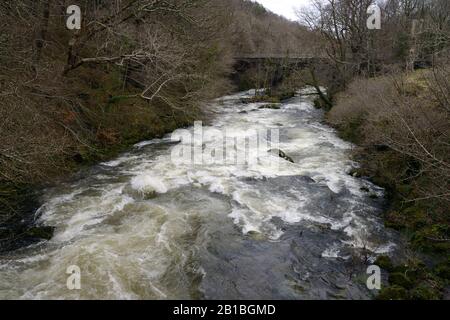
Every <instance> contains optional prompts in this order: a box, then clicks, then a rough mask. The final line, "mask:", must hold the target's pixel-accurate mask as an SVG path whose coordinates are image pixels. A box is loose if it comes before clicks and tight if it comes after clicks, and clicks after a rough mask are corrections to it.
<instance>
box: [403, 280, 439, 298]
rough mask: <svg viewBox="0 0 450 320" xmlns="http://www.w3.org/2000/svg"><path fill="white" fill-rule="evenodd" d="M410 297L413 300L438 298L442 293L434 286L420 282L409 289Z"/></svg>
mask: <svg viewBox="0 0 450 320" xmlns="http://www.w3.org/2000/svg"><path fill="white" fill-rule="evenodd" d="M410 297H411V299H414V300H439V299H441V298H442V294H441V293H440V291H439V290H437V289H436V288H433V287H432V286H430V285H428V284H426V283H422V284H420V285H419V286H417V287H416V288H414V289H413V290H411V292H410Z"/></svg>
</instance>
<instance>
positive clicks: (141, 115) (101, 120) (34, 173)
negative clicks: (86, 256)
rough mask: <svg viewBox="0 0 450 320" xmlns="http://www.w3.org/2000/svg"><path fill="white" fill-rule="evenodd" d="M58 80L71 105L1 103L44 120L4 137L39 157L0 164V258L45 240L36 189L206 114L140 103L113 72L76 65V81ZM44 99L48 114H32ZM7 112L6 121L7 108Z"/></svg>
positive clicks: (198, 106) (197, 108)
mask: <svg viewBox="0 0 450 320" xmlns="http://www.w3.org/2000/svg"><path fill="white" fill-rule="evenodd" d="M60 81H62V82H61V83H60V84H59V86H60V87H61V88H71V89H70V90H67V89H63V90H65V93H64V94H65V95H66V97H65V98H64V99H67V100H68V101H69V102H70V103H71V104H73V105H74V106H72V105H68V106H65V105H60V103H61V101H60V98H58V97H55V98H42V97H37V98H36V97H33V98H30V100H29V101H27V102H25V101H17V100H18V98H17V97H6V98H5V100H6V101H5V103H7V104H8V102H11V105H12V104H13V103H14V104H15V105H19V103H27V104H28V106H31V107H30V109H31V110H30V111H31V112H33V113H34V114H30V116H32V117H43V118H46V119H47V120H46V121H45V122H44V121H42V122H37V123H29V124H27V126H28V128H27V131H26V132H25V131H24V132H22V131H19V130H18V131H16V132H14V131H12V132H10V133H11V134H15V135H17V139H26V140H25V141H24V142H23V143H22V144H19V143H17V145H16V147H20V146H22V147H24V148H27V149H28V150H30V148H34V150H32V151H34V152H39V154H36V155H35V154H32V155H31V156H30V157H29V158H27V159H23V160H21V158H19V157H15V158H7V159H6V160H5V162H2V163H3V165H4V166H3V168H2V176H3V179H0V252H5V251H10V250H15V249H17V248H20V247H23V246H26V245H29V244H32V243H34V242H38V241H41V240H42V239H45V240H48V239H50V238H51V237H52V235H53V228H51V227H44V226H40V225H36V223H35V221H36V219H37V218H38V217H37V216H35V212H36V210H37V209H38V208H39V207H40V205H41V203H40V190H42V189H43V188H46V187H49V186H52V185H54V184H55V183H57V182H58V181H64V180H66V179H68V178H70V177H71V176H72V175H73V174H74V173H75V172H77V171H79V170H80V169H82V168H85V167H88V166H92V165H94V164H96V163H99V162H101V161H105V160H108V159H112V158H114V157H115V156H117V155H118V154H120V153H121V152H123V151H124V150H126V149H128V148H129V147H131V146H132V145H133V144H135V143H137V142H139V141H143V140H148V139H153V138H160V137H162V136H163V135H165V134H166V133H169V132H172V131H173V130H175V129H177V128H182V127H186V126H189V125H191V124H192V123H193V121H194V120H199V119H204V117H205V116H206V115H205V110H204V108H203V107H204V102H203V100H202V99H200V98H199V100H198V101H197V102H189V104H190V105H186V107H185V109H182V110H180V109H175V108H171V107H168V106H167V105H166V104H165V103H164V102H162V101H161V100H158V99H155V100H154V101H152V102H150V101H146V100H145V99H142V98H141V97H140V96H139V95H138V93H139V92H140V90H141V89H140V88H139V87H136V86H135V85H133V84H130V83H128V82H127V80H126V79H124V75H123V74H122V73H121V72H120V68H116V67H110V68H107V69H102V68H97V67H94V66H90V67H89V66H88V67H81V68H80V69H79V70H77V74H76V75H73V76H71V77H69V78H62V79H60ZM225 88H227V87H226V86H225ZM25 94H28V93H25ZM180 94H181V93H178V94H173V95H172V98H173V99H179V98H178V97H177V96H179V95H180ZM205 96H207V97H210V95H209V94H205ZM61 99H62V98H61ZM45 100H47V103H49V105H48V106H47V107H48V108H49V110H44V111H42V112H41V114H39V113H38V112H39V111H38V110H37V109H34V107H35V106H36V107H37V106H38V104H39V103H44V102H45ZM58 106H59V110H57V107H58ZM25 110H27V109H25ZM11 112H12V114H13V116H14V109H13V110H12V111H11ZM21 112H22V114H19V113H17V117H18V119H16V120H15V121H16V122H17V124H20V123H23V122H25V121H26V120H25V119H27V117H28V114H27V113H26V111H23V110H21ZM52 112H53V115H50V114H49V113H52ZM20 117H21V118H22V119H19V118H20ZM34 130H37V132H36V133H35V134H34V136H33V137H32V136H30V131H34ZM36 141H37V142H36ZM35 143H39V145H35ZM33 144H34V145H33ZM50 149H52V150H50ZM24 152H25V150H24ZM28 152H30V151H28ZM46 152H48V153H47V154H46ZM2 160H4V159H3V158H2ZM5 177H7V178H8V179H7V178H5Z"/></svg>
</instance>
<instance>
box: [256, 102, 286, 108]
mask: <svg viewBox="0 0 450 320" xmlns="http://www.w3.org/2000/svg"><path fill="white" fill-rule="evenodd" d="M280 108H281V106H280V105H279V104H276V103H269V104H265V105H262V106H260V107H259V108H258V109H280Z"/></svg>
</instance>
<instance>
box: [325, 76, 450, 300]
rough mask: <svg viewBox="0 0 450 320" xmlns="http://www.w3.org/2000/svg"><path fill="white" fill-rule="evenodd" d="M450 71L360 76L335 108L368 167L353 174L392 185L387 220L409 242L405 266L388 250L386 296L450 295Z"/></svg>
mask: <svg viewBox="0 0 450 320" xmlns="http://www.w3.org/2000/svg"><path fill="white" fill-rule="evenodd" d="M447 72H448V70H438V71H433V70H421V71H416V72H414V73H409V74H401V75H397V76H395V77H394V76H390V77H388V76H386V77H378V78H373V79H356V80H354V81H353V83H352V84H351V85H350V86H349V88H348V89H347V90H346V91H344V92H341V93H339V94H338V96H337V97H336V99H335V105H334V106H333V108H332V109H331V110H330V111H329V112H328V113H327V122H328V123H329V124H331V125H332V126H334V127H335V128H337V130H338V132H339V135H340V136H341V137H342V138H343V139H345V140H348V141H351V142H352V143H354V144H355V145H356V146H357V147H356V148H355V149H354V151H353V157H354V159H355V160H356V161H357V162H359V163H360V164H361V167H360V168H359V169H357V170H354V171H353V172H352V174H353V175H354V176H361V177H366V178H367V179H370V180H371V181H373V182H374V183H375V184H377V185H379V186H382V187H383V188H385V189H386V191H387V200H388V203H389V205H388V208H387V209H386V210H385V213H384V224H385V226H386V227H389V228H393V229H396V230H399V231H401V232H402V234H403V235H404V236H405V238H406V239H407V241H408V244H409V249H408V252H407V258H406V260H405V261H404V263H403V264H401V265H393V264H392V263H391V261H390V258H389V257H388V256H384V257H383V256H382V257H379V259H378V260H377V261H376V263H377V264H378V265H379V266H380V267H382V268H383V269H384V270H385V271H386V272H388V273H389V286H388V287H385V288H383V289H382V290H381V292H380V294H379V296H378V298H379V299H441V298H445V297H447V298H448V288H449V284H450V282H449V279H450V255H449V253H450V251H449V250H450V242H449V238H450V220H449V219H450V216H449V212H448V206H449V203H448V199H446V198H443V197H440V196H439V195H440V194H443V193H445V190H448V183H449V180H448V176H447V175H446V170H447V169H446V166H445V165H446V164H447V163H448V160H449V158H448V157H449V153H448V152H449V150H448V133H449V129H450V126H449V122H448V121H449V118H448V112H447V111H446V109H445V107H444V105H443V104H444V103H445V99H444V98H445V97H448V94H449V92H448V86H447V87H445V86H443V85H442V83H445V81H446V80H445V79H446V78H445V77H446V76H447V74H448V73H447ZM447 101H448V100H447ZM446 137H447V138H446ZM427 153H429V154H427ZM431 157H433V158H434V159H430V158H431Z"/></svg>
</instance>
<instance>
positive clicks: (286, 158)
mask: <svg viewBox="0 0 450 320" xmlns="http://www.w3.org/2000/svg"><path fill="white" fill-rule="evenodd" d="M268 152H270V153H274V154H278V156H279V157H280V158H283V159H284V160H286V161H289V162H292V163H294V160H293V159H292V158H291V157H289V156H288V155H287V154H286V153H284V151H283V150H280V149H270V150H269V151H268Z"/></svg>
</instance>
